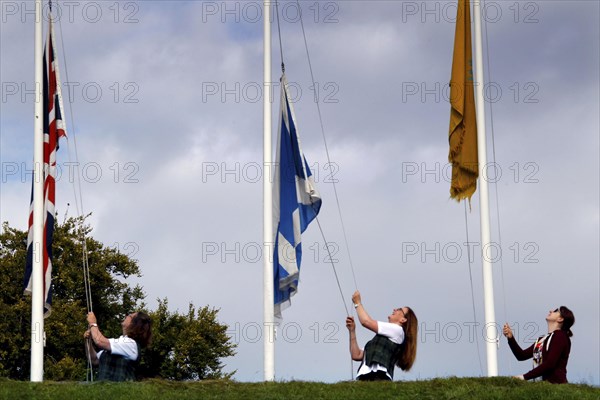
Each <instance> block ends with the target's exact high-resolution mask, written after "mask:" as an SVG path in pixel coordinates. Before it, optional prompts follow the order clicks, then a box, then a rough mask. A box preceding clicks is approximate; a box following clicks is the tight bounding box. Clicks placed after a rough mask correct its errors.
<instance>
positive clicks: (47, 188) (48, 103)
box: [24, 17, 67, 317]
mask: <svg viewBox="0 0 600 400" xmlns="http://www.w3.org/2000/svg"><path fill="white" fill-rule="evenodd" d="M54 48H55V45H54V31H53V27H52V17H50V22H49V28H48V40H47V41H46V48H45V50H44V82H43V90H42V98H43V103H44V111H43V115H44V167H43V171H42V178H43V180H44V213H43V215H44V235H43V239H42V241H43V243H42V260H43V261H42V262H43V268H44V272H43V275H44V303H45V304H44V317H47V316H48V315H50V310H51V304H52V288H51V276H52V237H53V235H54V206H55V186H56V181H55V176H56V152H57V150H58V140H59V138H60V137H63V136H64V137H66V136H67V133H66V127H65V122H64V121H63V116H62V110H63V105H62V94H61V90H60V78H59V71H58V61H57V59H56V57H55V53H54ZM34 168H35V167H34ZM32 267H33V179H32V189H31V205H30V208H29V233H28V235H27V262H26V266H25V279H24V286H25V293H29V294H31V291H32V279H31V272H32Z"/></svg>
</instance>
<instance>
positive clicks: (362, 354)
mask: <svg viewBox="0 0 600 400" xmlns="http://www.w3.org/2000/svg"><path fill="white" fill-rule="evenodd" d="M352 302H353V303H354V308H356V313H357V315H358V320H359V321H360V323H361V325H362V326H364V327H365V328H367V329H369V330H370V331H373V332H374V333H375V336H374V337H373V339H371V340H370V341H369V342H367V344H366V345H365V348H364V349H361V348H360V347H359V346H358V342H357V341H356V324H355V322H354V318H353V317H347V318H346V327H347V328H348V331H349V333H350V356H351V357H352V359H353V360H354V361H362V363H361V364H360V367H359V368H358V372H357V375H356V379H358V380H360V381H378V380H388V381H391V380H393V379H394V367H395V366H398V367H399V368H400V369H402V370H403V371H408V370H410V369H411V367H412V365H413V363H414V362H415V358H416V356H417V328H418V324H419V322H418V320H417V316H416V315H415V313H414V311H413V310H412V309H411V308H410V307H406V306H404V307H400V308H395V309H394V310H393V311H392V314H391V315H389V316H388V322H383V321H376V320H374V319H372V318H371V317H370V316H369V314H368V313H367V311H366V310H365V307H364V306H363V304H362V299H361V296H360V292H359V291H358V290H357V291H356V292H354V294H353V295H352Z"/></svg>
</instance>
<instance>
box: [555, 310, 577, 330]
mask: <svg viewBox="0 0 600 400" xmlns="http://www.w3.org/2000/svg"><path fill="white" fill-rule="evenodd" d="M558 312H560V316H561V317H563V323H562V326H561V327H560V329H561V330H563V331H565V332H566V333H567V336H569V337H571V336H573V332H571V327H572V326H573V324H574V323H575V315H573V311H571V310H569V309H568V308H567V307H565V306H560V308H559V309H558Z"/></svg>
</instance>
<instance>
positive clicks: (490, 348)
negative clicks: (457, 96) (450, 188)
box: [473, 0, 498, 376]
mask: <svg viewBox="0 0 600 400" xmlns="http://www.w3.org/2000/svg"><path fill="white" fill-rule="evenodd" d="M473 21H474V30H475V102H476V103H475V104H476V110H477V156H478V160H479V206H480V210H479V217H480V220H481V254H482V257H481V259H482V266H483V296H484V302H483V303H484V311H485V340H486V353H487V373H488V376H498V347H497V344H498V330H497V327H496V316H495V311H494V283H493V272H492V260H491V258H492V257H493V255H492V250H493V249H492V248H491V246H490V243H491V234H490V207H489V195H488V183H487V178H486V176H485V174H484V173H485V171H486V169H485V167H486V165H487V146H486V135H485V103H484V97H483V85H484V83H485V80H484V76H483V51H482V49H483V45H482V40H481V7H480V2H479V1H477V0H476V1H474V2H473Z"/></svg>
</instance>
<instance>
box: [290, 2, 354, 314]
mask: <svg viewBox="0 0 600 400" xmlns="http://www.w3.org/2000/svg"><path fill="white" fill-rule="evenodd" d="M296 3H297V5H298V14H299V16H300V26H301V27H302V36H303V37H304V48H305V49H306V58H307V60H308V68H309V69H310V78H311V82H312V85H313V86H312V87H313V88H315V87H316V86H315V85H316V83H315V76H314V73H313V67H312V62H311V59H310V52H309V50H308V41H307V39H306V31H305V30H304V20H303V19H302V9H301V7H300V2H299V0H296ZM315 104H316V105H317V112H318V114H319V124H320V126H321V136H323V143H324V144H325V154H326V155H327V165H329V166H331V165H332V163H331V157H330V156H329V148H328V146H327V138H326V136H325V128H324V124H323V116H322V114H321V107H320V106H319V99H318V97H317V98H316V101H315ZM331 184H332V185H333V193H334V195H335V202H336V204H337V209H338V215H339V217H340V223H341V226H342V233H343V235H344V245H345V247H346V253H347V255H348V261H349V263H350V271H352V279H353V280H354V288H355V289H356V290H358V284H357V283H356V274H355V273H354V264H353V263H352V256H351V255H350V246H349V244H348V235H347V234H346V226H345V224H344V218H343V217H342V207H341V206H340V198H339V196H338V192H337V187H336V185H335V180H332V181H331ZM325 243H326V244H327V242H325ZM326 247H327V246H326ZM344 304H345V303H344ZM348 315H350V314H348Z"/></svg>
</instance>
